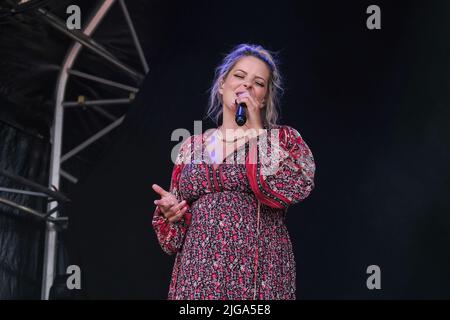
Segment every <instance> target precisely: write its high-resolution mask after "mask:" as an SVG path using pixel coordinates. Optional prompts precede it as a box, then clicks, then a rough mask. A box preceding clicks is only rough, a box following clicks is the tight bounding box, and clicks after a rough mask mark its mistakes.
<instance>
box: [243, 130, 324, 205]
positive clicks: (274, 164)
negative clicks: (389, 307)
mask: <svg viewBox="0 0 450 320" xmlns="http://www.w3.org/2000/svg"><path fill="white" fill-rule="evenodd" d="M272 130H273V129H272ZM275 132H276V133H277V135H274V134H271V135H270V136H271V137H269V136H268V135H266V134H264V135H262V136H261V137H258V140H259V141H261V142H262V143H258V144H256V143H255V144H252V145H251V147H250V150H249V157H248V158H247V161H246V171H247V176H248V179H249V182H250V186H251V188H252V190H253V192H254V193H255V195H256V198H257V199H258V200H259V201H261V202H262V203H263V204H265V205H268V206H270V207H273V208H278V209H282V208H287V207H288V206H290V205H292V204H295V203H297V202H299V201H302V200H304V199H305V198H306V197H308V195H309V194H310V192H311V191H312V190H313V189H314V173H315V163H314V158H313V155H312V153H311V150H310V149H309V147H308V145H307V144H306V143H305V141H304V140H303V139H302V137H301V135H300V133H299V132H298V131H297V130H295V129H294V128H291V127H289V126H282V127H281V128H279V129H278V130H276V131H275ZM272 133H273V132H272ZM277 136H278V137H277ZM267 138H269V139H267ZM267 150H268V151H267ZM251 159H253V161H251ZM271 159H272V160H271ZM274 159H275V160H274Z"/></svg>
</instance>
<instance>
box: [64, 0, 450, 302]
mask: <svg viewBox="0 0 450 320" xmlns="http://www.w3.org/2000/svg"><path fill="white" fill-rule="evenodd" d="M370 4H372V3H370V2H368V1H360V2H358V3H345V4H344V3H342V2H338V3H333V2H324V1H314V2H301V3H299V2H297V1H296V2H291V3H285V2H278V1H277V2H276V3H270V4H268V3H267V4H266V3H265V4H260V3H253V2H252V3H251V4H250V3H242V2H239V3H236V5H234V4H233V3H231V2H227V3H226V4H224V3H222V2H220V3H216V2H214V3H212V2H206V1H204V2H202V1H199V2H196V3H195V4H193V3H190V4H186V3H185V4H178V7H175V8H174V11H173V15H174V16H173V17H175V18H174V19H172V20H171V24H170V25H167V29H165V28H162V30H167V32H168V33H170V34H169V35H168V37H167V38H166V39H168V40H167V41H165V42H164V44H161V47H159V48H158V55H154V57H153V60H152V61H150V66H151V68H150V69H151V70H150V73H149V74H148V76H147V77H146V79H145V81H144V83H143V84H142V87H141V90H140V92H139V94H138V96H137V98H136V101H135V103H134V104H133V106H132V108H131V111H130V113H129V114H128V116H127V119H126V121H125V123H124V125H123V126H122V127H121V129H120V133H119V134H118V138H117V140H116V142H115V144H114V147H113V148H112V149H111V150H110V151H109V152H108V154H107V155H106V156H105V157H104V159H103V160H102V161H101V162H100V163H99V164H98V165H97V166H96V168H95V170H93V171H92V174H91V175H90V176H89V177H88V178H87V179H86V180H85V181H84V182H82V183H81V184H80V185H79V186H78V187H77V189H76V190H74V191H73V192H72V194H71V195H70V197H71V198H72V200H73V202H72V203H71V204H70V205H69V206H68V207H67V208H66V212H67V214H68V215H69V216H70V229H69V239H70V249H71V250H70V252H71V263H76V264H80V266H81V269H82V280H83V289H84V290H85V293H86V295H87V296H88V297H89V298H93V299H95V298H113V299H117V298H150V299H165V298H166V297H167V291H168V284H169V280H170V274H171V267H172V263H173V257H169V256H166V255H165V254H164V253H163V252H162V250H161V249H160V247H159V245H158V243H157V240H156V237H155V234H154V232H153V230H152V227H151V217H152V214H153V209H154V205H153V200H154V199H156V198H157V197H156V195H155V194H154V193H153V191H152V189H151V185H152V184H153V183H159V184H161V185H163V186H164V187H168V183H169V179H170V173H171V170H172V163H171V161H170V151H171V149H172V147H173V146H174V145H175V144H176V143H178V142H171V141H170V134H171V132H172V131H173V130H174V129H176V128H186V129H188V130H189V131H191V132H192V131H193V121H194V120H201V118H202V117H203V115H204V110H205V107H206V104H207V89H208V87H209V85H210V84H211V80H212V77H213V69H214V67H215V66H216V65H217V64H218V63H219V61H220V59H221V58H222V54H223V53H225V52H228V51H229V50H230V49H231V48H232V46H234V45H236V44H239V43H242V42H248V43H260V44H262V45H263V46H266V47H267V48H269V49H271V50H277V51H280V52H279V54H280V58H281V61H282V66H281V68H282V72H283V74H284V75H285V80H286V84H287V87H286V92H285V96H284V99H283V104H282V121H281V122H282V123H284V124H288V125H291V126H293V127H295V128H297V129H298V130H299V131H300V133H301V134H302V135H303V138H304V139H305V141H306V142H307V143H308V144H309V146H310V147H311V149H312V152H313V154H314V156H315V159H316V165H317V172H316V173H317V175H316V189H315V190H314V191H313V193H312V194H311V196H310V197H309V198H308V199H307V200H306V201H305V202H303V203H300V204H298V205H296V206H294V207H292V208H290V209H289V213H288V229H289V231H290V233H291V236H292V239H293V242H294V249H295V255H296V260H297V293H298V298H300V299H316V298H319V299H320V298H323V299H328V298H331V299H339V298H343V299H346V298H356V299H361V298H363V299H390V298H443V297H447V298H448V297H450V282H449V280H448V279H449V278H448V277H447V276H446V274H447V272H448V267H449V266H450V255H449V253H448V244H449V243H450V236H449V228H450V218H449V215H448V211H449V210H448V209H449V199H448V194H449V173H450V172H449V166H448V164H449V163H450V161H449V160H450V159H449V152H448V150H449V136H450V135H449V129H448V127H447V123H448V119H449V111H448V108H447V107H448V105H449V102H450V101H449V100H450V97H449V95H448V91H449V88H448V84H449V75H450V73H449V71H450V70H449V69H450V64H449V54H448V53H449V49H450V42H449V41H448V39H449V36H450V34H449V28H448V22H447V20H448V19H447V17H446V12H449V10H448V9H450V8H449V6H448V4H444V3H443V2H438V1H435V2H427V3H425V2H420V3H419V2H417V3H416V2H412V1H400V2H397V1H396V2H395V4H394V3H392V2H387V1H381V2H380V3H378V5H379V6H380V7H381V8H382V29H381V30H378V31H369V30H368V29H367V28H366V26H365V20H366V18H367V15H366V14H365V10H366V8H367V6H369V5H370ZM148 14H149V18H150V17H151V13H150V12H149V13H148ZM154 14H156V13H154ZM144 32H145V31H144ZM93 67H94V66H93ZM211 125H212V124H211V123H210V122H205V123H204V129H206V128H207V127H209V126H211ZM372 264H375V265H379V266H380V268H381V271H382V290H372V291H371V290H368V289H367V287H366V279H367V277H368V275H367V274H366V268H367V267H368V266H369V265H372Z"/></svg>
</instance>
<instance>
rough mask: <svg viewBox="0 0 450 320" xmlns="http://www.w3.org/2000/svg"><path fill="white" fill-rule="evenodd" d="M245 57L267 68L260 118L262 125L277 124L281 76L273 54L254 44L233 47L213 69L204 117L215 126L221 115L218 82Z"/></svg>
mask: <svg viewBox="0 0 450 320" xmlns="http://www.w3.org/2000/svg"><path fill="white" fill-rule="evenodd" d="M246 56H253V57H256V58H258V59H260V60H262V61H263V62H265V63H266V64H267V66H268V67H269V70H270V77H269V81H268V90H267V98H266V103H265V105H264V107H263V109H262V111H263V117H262V118H263V122H264V125H265V126H268V127H271V126H273V125H276V124H278V118H279V113H278V108H279V103H280V98H281V94H282V93H283V88H282V81H281V75H280V71H279V68H278V62H277V61H276V60H275V57H274V56H275V54H274V53H273V52H270V51H268V50H266V49H264V48H263V47H262V46H260V45H254V44H246V43H244V44H240V45H238V46H236V47H234V48H233V50H231V52H230V53H229V54H227V55H226V56H225V58H224V59H223V61H222V63H221V64H220V65H219V66H218V67H217V68H216V69H215V74H214V80H213V85H212V87H211V88H210V89H209V92H210V95H209V105H208V110H207V113H206V117H207V118H210V119H212V120H213V121H214V122H215V123H216V125H218V124H219V120H220V116H221V115H222V113H223V108H222V95H221V94H220V93H219V88H220V81H221V80H222V79H225V78H226V77H227V76H228V74H229V73H230V71H231V69H233V67H234V66H235V64H236V63H237V62H238V61H239V59H241V58H243V57H246Z"/></svg>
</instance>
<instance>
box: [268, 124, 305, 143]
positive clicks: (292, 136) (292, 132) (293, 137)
mask: <svg viewBox="0 0 450 320" xmlns="http://www.w3.org/2000/svg"><path fill="white" fill-rule="evenodd" d="M270 130H274V131H276V132H278V137H279V139H280V142H282V143H292V142H300V141H302V140H303V139H302V136H301V134H300V132H299V131H298V130H297V129H295V128H293V127H291V126H288V125H273V126H271V127H270Z"/></svg>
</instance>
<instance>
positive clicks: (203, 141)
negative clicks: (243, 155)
mask: <svg viewBox="0 0 450 320" xmlns="http://www.w3.org/2000/svg"><path fill="white" fill-rule="evenodd" d="M264 129H265V130H267V131H269V130H270V129H271V128H270V127H266V126H264ZM208 130H212V133H210V134H208V135H207V137H206V138H209V137H210V136H211V135H212V134H214V132H215V131H216V130H217V128H215V129H212V128H211V129H208ZM208 130H206V131H205V132H204V133H202V152H203V148H205V149H206V145H205V140H206V139H205V135H206V133H207V132H208ZM253 139H255V138H253ZM253 139H249V140H247V141H246V142H245V143H244V144H243V145H241V146H239V147H238V148H234V150H233V152H230V153H229V154H228V155H227V156H226V157H224V158H222V161H221V162H219V163H214V162H212V159H211V157H210V155H209V152H208V158H209V160H210V161H211V162H212V163H207V165H210V166H211V167H212V168H213V170H214V171H216V170H218V169H219V168H220V166H222V165H223V164H227V163H226V161H227V159H228V158H229V157H230V156H234V155H235V153H236V152H238V151H240V150H241V149H243V148H246V147H247V145H248V144H249V142H250V141H251V140H253Z"/></svg>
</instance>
